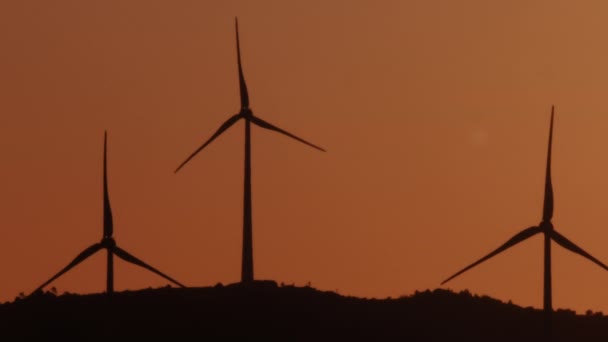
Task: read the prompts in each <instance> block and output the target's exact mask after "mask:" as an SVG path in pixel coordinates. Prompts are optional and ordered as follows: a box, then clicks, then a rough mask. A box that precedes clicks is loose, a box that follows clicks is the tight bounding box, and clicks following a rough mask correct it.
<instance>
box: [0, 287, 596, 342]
mask: <svg viewBox="0 0 608 342" xmlns="http://www.w3.org/2000/svg"><path fill="white" fill-rule="evenodd" d="M554 317H555V325H554V326H555V328H554V331H555V339H554V340H555V341H608V317H607V316H603V315H602V314H601V313H595V314H591V313H588V314H587V315H576V314H575V312H574V311H570V310H559V311H557V312H556V313H555V316H554ZM17 337H19V340H30V339H31V338H40V337H47V339H48V337H54V338H63V339H68V340H79V341H85V340H86V341H90V340H107V339H108V338H111V339H112V340H125V338H132V339H135V338H137V340H141V339H142V338H151V337H156V338H157V339H155V340H158V338H170V339H171V340H175V339H176V338H178V340H186V339H188V340H193V339H194V338H206V337H260V338H273V339H281V340H299V339H302V340H304V339H306V340H312V339H314V340H327V339H340V340H344V339H357V340H361V339H366V340H378V339H385V340H386V339H389V338H391V339H392V338H396V337H398V338H400V339H401V340H405V341H440V340H441V341H444V340H446V339H447V338H452V339H455V340H457V341H541V340H542V338H541V337H542V312H541V310H537V309H533V308H522V307H520V306H517V305H514V304H510V303H503V302H501V301H498V300H496V299H493V298H490V297H487V296H476V295H471V294H470V293H469V292H467V291H464V292H460V293H454V292H451V291H447V290H442V289H437V290H433V291H428V290H427V291H424V292H416V293H415V294H414V295H411V296H407V297H401V298H396V299H391V298H387V299H365V298H355V297H346V296H341V295H339V294H337V293H334V292H327V291H319V290H316V289H314V288H311V287H295V286H277V284H276V283H275V282H272V281H256V282H254V283H253V284H250V285H242V284H232V285H227V286H223V285H221V284H218V285H216V286H214V287H203V288H171V287H165V288H158V289H146V290H139V291H125V292H117V293H114V295H113V296H112V297H108V296H106V295H105V294H91V295H75V294H64V295H61V296H55V295H54V294H52V293H50V292H46V293H41V292H39V293H37V294H36V295H34V296H32V297H29V298H22V299H16V300H15V301H14V302H12V303H5V304H2V305H0V339H2V340H3V341H9V340H16V338H17Z"/></svg>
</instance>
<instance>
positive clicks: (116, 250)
mask: <svg viewBox="0 0 608 342" xmlns="http://www.w3.org/2000/svg"><path fill="white" fill-rule="evenodd" d="M107 135H108V134H107V132H105V133H104V137H103V236H102V238H101V242H98V243H95V244H93V245H91V246H90V247H88V248H86V249H85V250H84V251H82V252H81V253H80V254H78V256H76V258H74V260H72V262H71V263H69V264H68V265H67V266H66V267H64V268H63V269H62V270H61V271H59V272H58V273H57V274H55V275H54V276H53V277H52V278H51V279H49V280H47V281H46V282H45V283H44V284H42V285H40V286H39V287H38V288H37V289H36V290H35V291H34V292H33V293H36V292H38V291H40V290H42V289H43V288H44V287H45V286H47V285H48V284H50V283H51V282H52V281H53V280H55V279H57V278H59V277H60V276H61V275H63V274H64V273H66V272H67V271H69V270H70V269H72V268H73V267H75V266H76V265H78V264H79V263H81V262H83V261H84V260H86V259H87V258H88V257H90V256H92V255H93V254H95V253H96V252H97V251H99V250H101V249H104V248H105V249H106V250H107V252H108V255H107V279H106V292H107V293H110V294H111V293H113V292H114V259H113V256H114V255H116V256H117V257H119V258H121V259H123V260H124V261H126V262H130V263H132V264H134V265H137V266H140V267H143V268H145V269H147V270H149V271H151V272H154V273H156V274H158V275H159V276H161V277H163V278H165V279H167V280H169V281H170V282H172V283H174V284H176V285H178V286H180V287H184V285H183V284H181V283H180V282H178V281H177V280H175V279H173V278H171V277H169V276H168V275H166V274H164V273H162V272H160V271H159V270H157V269H156V268H154V267H152V266H150V265H148V264H146V263H145V262H143V261H141V260H139V259H138V258H136V257H135V256H133V255H132V254H130V253H128V252H127V251H125V250H124V249H122V248H120V247H118V246H117V245H116V241H115V240H114V238H113V233H114V224H113V220H112V209H111V207H110V197H109V195H108V176H107V157H106V155H107V154H106V152H107Z"/></svg>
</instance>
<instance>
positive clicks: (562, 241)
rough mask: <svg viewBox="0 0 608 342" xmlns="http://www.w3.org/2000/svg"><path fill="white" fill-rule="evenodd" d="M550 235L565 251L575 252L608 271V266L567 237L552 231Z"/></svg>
mask: <svg viewBox="0 0 608 342" xmlns="http://www.w3.org/2000/svg"><path fill="white" fill-rule="evenodd" d="M549 234H550V236H551V238H552V239H553V241H555V242H557V243H558V244H559V245H560V246H562V247H564V248H565V249H567V250H569V251H571V252H574V253H576V254H578V255H581V256H583V257H585V258H587V259H589V260H591V261H593V262H594V263H596V264H597V265H599V266H600V267H601V268H603V269H605V270H606V271H608V266H606V265H604V264H603V263H602V262H601V261H599V260H598V259H596V258H594V257H593V256H592V255H591V254H589V253H587V252H585V251H584V250H583V249H582V248H580V247H579V246H577V245H575V244H574V242H572V241H570V240H568V239H567V238H566V237H565V236H563V235H562V234H560V233H558V232H557V231H556V230H552V231H551V232H550V233H549Z"/></svg>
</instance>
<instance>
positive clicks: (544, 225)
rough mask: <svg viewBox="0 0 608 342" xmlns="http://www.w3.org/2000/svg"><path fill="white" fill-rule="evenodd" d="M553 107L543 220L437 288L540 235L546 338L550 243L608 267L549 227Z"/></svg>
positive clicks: (549, 331)
mask: <svg viewBox="0 0 608 342" xmlns="http://www.w3.org/2000/svg"><path fill="white" fill-rule="evenodd" d="M554 109H555V108H554V107H553V106H552V107H551V123H550V128H549V147H548V151H547V169H546V175H545V200H544V205H543V217H542V220H541V222H540V224H539V225H538V226H532V227H530V228H526V229H524V230H522V231H521V232H519V233H517V234H515V236H513V237H512V238H511V239H509V240H508V241H507V242H505V243H504V244H503V245H501V246H500V247H498V248H497V249H495V250H494V251H492V252H491V253H489V254H488V255H486V256H484V257H483V258H481V259H479V260H477V261H475V262H474V263H472V264H471V265H469V266H467V267H465V268H463V269H462V270H460V271H458V272H456V273H455V274H454V275H452V276H450V277H449V278H447V279H446V280H444V281H443V282H442V283H441V285H443V284H445V283H447V282H448V281H450V280H452V279H454V278H456V277H458V276H459V275H461V274H462V273H464V272H466V271H468V270H469V269H471V268H473V267H475V266H477V265H479V264H481V263H482V262H484V261H486V260H488V259H490V258H492V257H493V256H495V255H497V254H499V253H501V252H504V251H505V250H507V249H509V248H511V247H513V246H515V245H516V244H518V243H520V242H522V241H524V240H526V239H528V238H530V237H532V236H534V235H536V234H538V233H543V234H544V236H545V244H544V246H545V262H544V294H543V310H544V316H545V329H546V330H545V333H546V334H547V336H548V337H549V338H550V335H551V314H552V312H553V307H552V301H551V298H552V297H551V240H553V241H555V242H556V243H557V244H558V245H560V246H562V247H564V248H565V249H567V250H569V251H571V252H573V253H576V254H579V255H581V256H583V257H585V258H587V259H589V260H591V261H592V262H594V263H596V264H597V265H599V266H600V267H602V268H603V269H605V270H607V271H608V266H606V265H605V264H603V263H602V262H601V261H599V260H598V259H596V258H595V257H593V256H592V255H591V254H589V253H587V252H586V251H584V250H583V249H582V248H580V247H579V246H577V245H576V244H574V243H573V242H572V241H570V240H569V239H568V238H566V237H565V236H563V235H562V234H560V233H559V232H558V231H557V230H555V229H554V228H553V224H552V223H551V218H552V217H553V186H552V184H551V144H552V140H553V116H554Z"/></svg>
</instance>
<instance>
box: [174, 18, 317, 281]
mask: <svg viewBox="0 0 608 342" xmlns="http://www.w3.org/2000/svg"><path fill="white" fill-rule="evenodd" d="M234 23H235V27H236V52H237V64H238V68H239V87H240V94H241V110H240V111H239V112H238V113H237V114H235V115H233V116H232V117H230V118H229V119H228V120H226V122H224V123H223V124H222V125H221V126H220V128H219V129H218V130H217V131H216V132H215V133H214V134H213V135H212V136H211V137H210V138H209V139H208V140H207V141H205V143H204V144H203V145H201V147H199V148H198V149H197V150H196V151H194V152H193V153H192V154H191V155H190V156H189V157H188V158H187V159H186V160H185V161H184V162H183V163H182V164H181V165H180V166H179V167H178V168H177V169H176V170H175V172H176V173H177V172H178V171H179V170H180V169H181V168H182V167H183V166H184V165H186V163H188V162H189V161H190V160H191V159H192V158H193V157H194V156H195V155H197V154H198V153H199V152H200V151H201V150H202V149H203V148H205V147H206V146H207V145H209V144H210V143H211V142H212V141H213V140H215V139H216V138H217V137H218V136H220V135H221V134H222V133H224V131H226V130H227V129H228V128H230V127H231V126H232V125H234V124H235V123H236V122H237V121H239V120H240V119H243V120H244V121H245V182H244V200H243V259H242V268H241V282H243V283H248V282H252V281H253V239H252V230H253V225H252V219H251V212H252V209H251V134H250V126H251V123H253V124H255V125H257V126H259V127H262V128H265V129H268V130H271V131H275V132H278V133H281V134H284V135H286V136H288V137H290V138H293V139H295V140H297V141H299V142H302V143H304V144H306V145H308V146H311V147H313V148H316V149H317V150H320V151H323V152H325V150H324V149H322V148H321V147H319V146H316V145H314V144H312V143H310V142H308V141H306V140H304V139H302V138H299V137H297V136H295V135H293V134H291V133H289V132H287V131H285V130H283V129H281V128H279V127H277V126H275V125H273V124H271V123H268V122H266V121H264V120H262V119H261V118H259V117H257V116H254V115H253V112H252V111H251V108H249V94H248V92H247V84H245V77H244V76H243V69H242V67H241V48H240V44H239V22H238V19H237V18H236V17H235V19H234Z"/></svg>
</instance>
